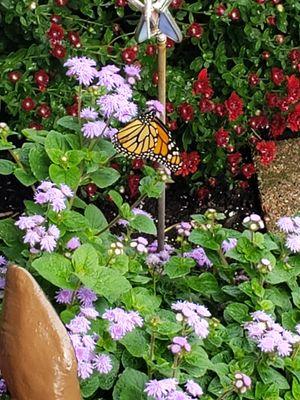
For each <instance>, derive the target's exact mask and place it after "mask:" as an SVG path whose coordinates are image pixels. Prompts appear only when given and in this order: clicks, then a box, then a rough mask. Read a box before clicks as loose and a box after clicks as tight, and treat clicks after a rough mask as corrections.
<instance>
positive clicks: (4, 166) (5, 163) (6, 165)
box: [0, 160, 16, 175]
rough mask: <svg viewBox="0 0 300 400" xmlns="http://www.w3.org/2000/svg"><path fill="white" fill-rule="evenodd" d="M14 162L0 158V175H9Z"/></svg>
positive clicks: (13, 167)
mask: <svg viewBox="0 0 300 400" xmlns="http://www.w3.org/2000/svg"><path fill="white" fill-rule="evenodd" d="M15 168H16V164H14V163H13V162H11V161H9V160H0V175H10V174H12V173H13V172H14V169H15Z"/></svg>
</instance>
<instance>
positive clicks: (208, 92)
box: [193, 68, 214, 99]
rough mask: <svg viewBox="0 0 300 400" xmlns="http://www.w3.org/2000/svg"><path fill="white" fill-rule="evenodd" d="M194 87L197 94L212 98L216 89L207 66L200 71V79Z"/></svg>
mask: <svg viewBox="0 0 300 400" xmlns="http://www.w3.org/2000/svg"><path fill="white" fill-rule="evenodd" d="M193 89H194V93H195V94H202V95H203V96H204V97H205V98H206V99H211V98H212V96H213V94H214V91H213V89H212V86H211V82H210V79H209V77H208V74H207V69H206V68H204V69H202V70H201V71H200V72H199V74H198V79H197V80H196V81H195V82H194V85H193Z"/></svg>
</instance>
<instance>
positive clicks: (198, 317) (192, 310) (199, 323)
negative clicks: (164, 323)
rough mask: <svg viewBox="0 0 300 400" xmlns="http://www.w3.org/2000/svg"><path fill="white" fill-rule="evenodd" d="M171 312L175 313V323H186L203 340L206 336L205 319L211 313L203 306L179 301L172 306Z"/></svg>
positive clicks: (207, 330) (207, 331) (206, 326)
mask: <svg viewBox="0 0 300 400" xmlns="http://www.w3.org/2000/svg"><path fill="white" fill-rule="evenodd" d="M172 310H174V311H177V314H176V319H177V321H182V322H184V323H186V324H187V325H188V326H189V327H191V328H192V329H193V331H194V332H195V334H196V335H197V336H199V338H201V339H205V338H206V337H207V336H208V334H209V329H208V328H209V324H208V322H207V320H206V318H208V317H210V316H211V313H210V312H209V311H208V309H207V308H206V307H205V306H203V305H200V304H196V303H191V302H189V301H181V300H179V301H177V302H176V303H173V304H172Z"/></svg>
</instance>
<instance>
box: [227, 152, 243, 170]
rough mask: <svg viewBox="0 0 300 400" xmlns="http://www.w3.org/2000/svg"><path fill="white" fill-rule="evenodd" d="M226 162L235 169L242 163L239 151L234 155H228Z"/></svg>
mask: <svg viewBox="0 0 300 400" xmlns="http://www.w3.org/2000/svg"><path fill="white" fill-rule="evenodd" d="M227 161H228V162H229V164H230V165H231V166H232V167H235V166H237V165H238V164H239V163H240V162H241V161H242V155H241V153H240V152H239V151H237V152H236V153H232V154H228V155H227Z"/></svg>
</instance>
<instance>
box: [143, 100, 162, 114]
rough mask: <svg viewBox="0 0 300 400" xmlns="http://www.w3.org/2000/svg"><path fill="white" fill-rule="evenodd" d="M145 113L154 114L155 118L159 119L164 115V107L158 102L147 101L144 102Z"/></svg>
mask: <svg viewBox="0 0 300 400" xmlns="http://www.w3.org/2000/svg"><path fill="white" fill-rule="evenodd" d="M146 106H147V111H153V112H155V114H156V116H157V118H160V116H161V115H163V113H164V106H163V104H162V103H161V102H160V101H158V100H149V101H147V102H146Z"/></svg>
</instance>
